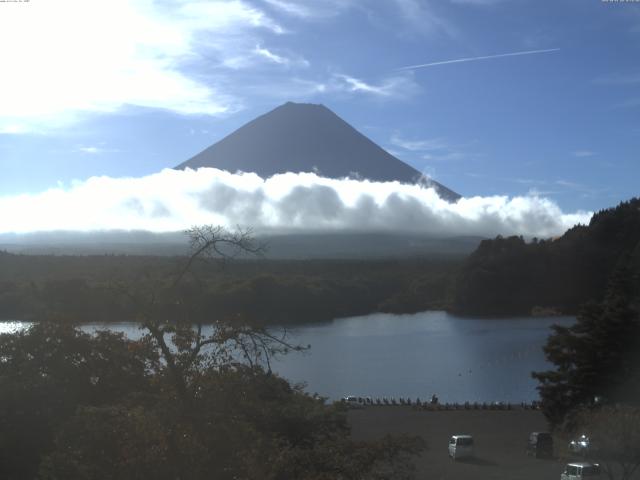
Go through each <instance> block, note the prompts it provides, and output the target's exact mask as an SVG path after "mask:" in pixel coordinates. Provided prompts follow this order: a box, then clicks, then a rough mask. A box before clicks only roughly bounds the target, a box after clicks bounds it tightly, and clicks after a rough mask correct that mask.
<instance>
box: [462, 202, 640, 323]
mask: <svg viewBox="0 0 640 480" xmlns="http://www.w3.org/2000/svg"><path fill="white" fill-rule="evenodd" d="M625 265H628V266H629V267H630V268H631V269H632V270H633V271H635V272H638V271H640V198H634V199H632V200H629V201H627V202H623V203H621V204H620V205H618V206H617V207H615V208H611V209H607V210H603V211H600V212H598V213H596V214H595V215H594V216H593V217H592V219H591V221H590V223H589V225H586V226H585V225H580V226H576V227H574V228H572V229H570V230H568V231H567V232H566V233H565V234H564V235H563V236H562V237H560V238H557V239H548V240H539V239H533V240H532V241H531V242H526V241H525V240H524V239H523V238H522V237H509V238H503V237H497V238H496V239H494V240H484V241H482V242H481V243H480V246H479V247H478V249H477V250H476V251H475V252H474V253H473V254H471V256H470V257H469V258H468V259H467V261H466V262H465V263H464V266H463V267H462V269H461V270H460V272H459V274H458V277H457V280H456V287H455V295H454V300H453V305H452V308H453V310H454V311H455V312H458V313H463V314H473V315H511V314H529V313H535V312H536V311H539V312H545V311H546V312H556V313H568V314H574V313H576V312H577V311H578V309H579V307H580V305H582V304H583V303H585V302H586V301H589V300H594V301H597V300H600V299H601V298H602V295H603V292H604V291H605V288H606V284H607V281H608V278H609V277H610V275H611V273H612V272H613V271H614V270H615V269H616V268H617V267H618V266H625Z"/></svg>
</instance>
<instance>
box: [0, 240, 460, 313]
mask: <svg viewBox="0 0 640 480" xmlns="http://www.w3.org/2000/svg"><path fill="white" fill-rule="evenodd" d="M185 244H186V241H185ZM185 248H186V247H185ZM184 261H185V257H173V258H170V257H151V256H149V257H143V256H122V255H102V256H33V255H14V254H9V253H0V318H5V319H10V318H14V319H43V318H65V319H71V320H81V321H85V322H86V321H97V322H111V321H127V320H135V308H132V305H130V304H128V303H127V302H126V301H125V300H123V296H122V295H121V292H120V291H119V290H120V286H121V285H128V286H129V285H135V286H136V288H137V289H138V291H142V290H144V289H145V288H146V289H148V290H149V291H153V290H154V289H157V284H158V282H162V279H163V278H170V277H171V276H172V275H175V273H176V272H177V271H178V270H179V269H180V268H181V266H182V265H183V264H184ZM461 262H462V257H459V256H451V257H448V256H444V257H442V256H440V257H434V258H411V259H389V260H268V259H251V260H234V261H232V262H229V261H227V262H223V261H219V260H205V259H198V261H197V262H196V264H195V265H194V266H193V268H192V275H191V276H190V279H189V281H187V282H185V285H183V286H182V290H181V291H182V293H183V295H184V301H191V302H193V303H194V306H195V305H196V304H197V308H198V310H199V311H200V312H201V314H202V316H203V317H205V318H208V319H210V320H214V319H215V318H219V317H228V316H230V315H236V316H237V315H240V316H242V317H244V318H245V319H248V320H251V321H254V322H262V323H269V324H278V323H302V322H309V321H325V320H330V319H333V318H336V317H343V316H350V315H362V314H367V313H371V312H376V311H386V312H393V313H414V312H419V311H423V310H428V309H443V308H446V307H447V305H448V304H449V303H450V299H451V296H452V290H451V286H452V280H453V278H454V273H455V271H456V269H457V268H458V267H459V265H460V264H461ZM212 263H214V265H212ZM174 300H175V299H174ZM174 300H172V301H174Z"/></svg>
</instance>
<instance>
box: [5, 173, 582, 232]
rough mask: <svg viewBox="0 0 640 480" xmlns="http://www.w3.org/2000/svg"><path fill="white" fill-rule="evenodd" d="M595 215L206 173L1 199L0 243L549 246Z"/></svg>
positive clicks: (538, 200)
mask: <svg viewBox="0 0 640 480" xmlns="http://www.w3.org/2000/svg"><path fill="white" fill-rule="evenodd" d="M590 217H591V213H588V212H576V213H564V212H562V210H561V209H560V208H559V207H558V206H557V205H556V204H555V203H554V202H553V201H551V200H549V199H547V198H542V197H538V196H523V197H512V198H509V197H506V196H492V197H469V198H463V199H461V200H459V201H458V202H456V203H447V202H446V201H444V200H442V199H440V198H439V197H438V195H437V194H436V192H435V191H434V190H433V189H431V188H425V187H424V186H419V185H407V184H401V183H398V182H370V181H366V180H356V179H340V180H336V179H329V178H323V177H319V176H318V175H316V174H314V173H285V174H281V175H275V176H273V177H270V178H267V179H263V178H261V177H259V176H258V175H256V174H252V173H236V174H232V173H229V172H225V171H221V170H217V169H213V168H201V169H198V170H190V169H187V170H184V171H182V170H170V169H166V170H163V171H161V172H159V173H156V174H153V175H148V176H145V177H140V178H110V177H92V178H89V179H88V180H85V181H76V182H74V183H72V184H71V185H70V186H68V187H64V186H59V187H56V188H52V189H50V190H47V191H45V192H42V193H38V194H24V195H15V196H5V197H0V233H11V232H14V233H29V232H42V231H60V230H66V231H81V232H90V231H106V230H138V231H139V230H146V231H150V232H173V231H179V230H184V229H186V228H189V227H191V226H193V225H199V224H215V225H224V226H227V227H231V228H233V227H235V226H236V225H241V226H245V227H252V228H253V229H254V230H255V231H256V233H260V232H265V233H268V232H270V233H291V232H300V233H310V232H338V231H350V232H367V231H383V232H393V233H403V232H404V233H418V234H425V235H429V236H458V235H481V236H488V237H493V236H495V235H498V234H501V235H512V234H517V235H525V236H538V237H549V236H555V235H559V234H562V233H563V232H564V231H565V230H567V229H568V228H570V227H572V226H573V225H576V224H578V223H587V222H588V221H589V219H590Z"/></svg>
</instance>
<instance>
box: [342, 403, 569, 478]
mask: <svg viewBox="0 0 640 480" xmlns="http://www.w3.org/2000/svg"><path fill="white" fill-rule="evenodd" d="M348 415H349V417H348V418H349V422H350V424H351V427H352V436H353V438H354V439H356V440H370V439H375V438H380V437H382V436H384V435H385V434H388V433H389V434H401V433H406V434H410V435H419V436H421V437H422V438H423V439H424V440H425V442H426V451H425V452H423V454H422V455H421V456H420V457H419V458H418V459H417V460H416V467H417V473H418V474H417V476H416V478H418V479H430V480H438V479H474V480H480V479H482V480H484V479H509V480H517V479H536V480H539V479H555V480H559V479H560V473H561V472H562V470H563V469H564V465H565V463H566V460H560V459H549V460H546V459H545V460H543V459H535V458H533V457H530V456H527V455H526V453H525V445H526V441H527V438H528V436H529V433H530V432H535V431H546V430H548V427H547V423H546V420H545V418H544V416H543V415H542V413H540V412H539V411H536V410H521V409H517V410H507V411H500V410H498V411H492V410H488V411H487V410H480V411H477V410H469V411H467V410H458V411H417V410H414V409H412V408H411V407H404V406H398V407H377V406H370V407H366V408H363V409H361V410H351V411H350V412H349V414H348ZM454 434H470V435H473V437H474V442H475V458H474V459H472V460H465V461H463V460H457V461H453V460H451V459H450V458H449V456H448V454H447V443H448V440H449V437H450V436H451V435H454ZM556 447H557V445H556Z"/></svg>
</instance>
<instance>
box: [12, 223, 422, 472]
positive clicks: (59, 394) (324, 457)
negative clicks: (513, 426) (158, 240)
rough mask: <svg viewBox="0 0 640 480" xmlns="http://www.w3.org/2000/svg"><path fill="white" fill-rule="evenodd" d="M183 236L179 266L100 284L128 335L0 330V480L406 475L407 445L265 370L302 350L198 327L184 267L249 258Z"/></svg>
mask: <svg viewBox="0 0 640 480" xmlns="http://www.w3.org/2000/svg"><path fill="white" fill-rule="evenodd" d="M189 235H190V240H191V242H190V243H191V247H192V250H193V253H192V255H191V256H190V257H188V258H184V259H182V266H181V268H179V269H177V270H174V271H173V272H168V273H167V274H166V275H158V271H151V272H149V278H147V279H146V280H145V279H142V280H144V282H142V280H141V282H137V281H131V280H124V279H123V277H120V278H118V279H117V281H114V282H113V285H112V288H111V290H112V291H113V292H114V296H117V295H119V296H120V297H121V299H122V305H124V306H126V308H125V309H126V311H129V312H131V313H132V314H133V315H135V318H136V320H137V321H139V322H140V326H141V329H142V331H143V336H142V338H140V339H139V340H135V341H134V340H129V339H127V338H126V337H125V336H124V335H122V334H118V333H114V332H110V331H108V330H107V331H102V332H97V333H96V334H95V335H89V334H87V333H84V332H82V331H80V330H79V329H78V328H77V327H76V326H74V325H73V324H72V323H68V322H65V321H60V320H61V319H60V317H58V318H56V319H57V320H59V321H41V322H38V323H37V324H35V325H33V326H32V327H31V328H29V329H26V330H24V331H21V332H17V333H15V334H6V335H0V478H2V479H7V480H31V479H42V480H44V479H47V480H63V479H64V480H66V479H92V480H101V479H104V480H111V479H116V478H117V479H131V480H134V479H141V478H145V479H146V478H154V479H166V480H176V479H194V480H198V479H211V478H215V479H221V480H223V479H229V480H235V479H247V480H249V479H256V480H257V479H271V480H286V479H294V478H295V479H308V480H324V479H327V480H328V479H344V480H349V479H353V480H360V479H364V478H370V479H379V480H383V479H391V478H393V479H406V480H409V479H411V478H413V474H414V468H413V463H412V459H413V456H414V455H416V454H418V453H419V452H420V451H422V450H423V449H424V443H423V442H422V441H421V440H420V439H419V438H410V437H396V438H391V437H388V436H387V437H385V438H381V439H379V440H377V441H372V442H358V441H354V440H352V439H351V437H350V429H349V426H348V423H347V418H346V416H345V413H346V412H345V410H346V406H344V405H340V404H338V405H329V404H327V403H326V402H325V400H324V399H322V398H319V397H318V396H316V395H314V396H311V395H308V394H306V393H304V392H303V389H302V387H301V386H292V385H290V384H289V383H288V382H287V381H286V380H284V379H282V378H279V377H278V376H277V375H274V374H273V373H272V371H271V359H272V358H273V357H274V356H277V355H284V354H287V353H290V352H297V351H301V350H304V349H305V347H304V346H299V345H296V344H292V343H290V341H289V340H288V338H287V336H286V332H285V331H282V332H280V333H275V332H274V330H275V329H267V328H264V327H262V326H259V325H251V324H249V323H247V322H240V321H236V319H235V318H227V319H220V318H209V321H211V322H215V323H214V326H215V328H213V329H212V330H211V331H210V332H209V333H206V334H205V333H204V332H203V328H202V323H199V320H200V317H201V316H202V315H203V312H204V311H206V309H207V307H206V305H204V304H203V303H202V302H201V301H199V300H200V298H199V297H198V295H200V294H201V293H202V291H203V290H202V289H198V288H196V286H198V285H199V284H200V281H201V278H202V277H203V274H204V273H206V272H207V270H208V269H207V268H205V265H204V264H202V263H199V262H196V260H197V259H198V258H200V259H202V258H207V257H210V256H212V255H213V256H215V255H218V256H220V248H219V247H220V246H223V245H232V246H233V247H234V248H235V249H236V250H241V251H245V252H248V253H253V252H255V251H256V249H255V248H254V246H253V242H252V238H251V237H250V236H249V235H248V234H247V233H246V232H242V231H240V232H228V231H226V230H224V229H222V228H218V227H208V226H205V227H196V228H194V229H192V230H190V232H189ZM5 260H6V259H5ZM14 260H15V259H14ZM48 261H52V260H51V259H48ZM169 266H171V267H173V265H167V268H168V267H169ZM156 267H157V265H156ZM137 269H139V267H134V269H133V270H134V271H136V276H137V275H138V274H139V272H137ZM76 273H77V272H76ZM91 279H93V277H91V276H90V278H89V280H91ZM59 281H63V280H59ZM67 281H71V282H86V281H87V279H77V278H75V277H74V276H72V277H70V278H68V279H67ZM204 285H205V286H206V285H207V283H204ZM76 287H77V285H76ZM86 293H87V292H83V291H77V290H76V293H75V295H76V296H80V297H81V296H82V295H83V294H86ZM194 296H195V300H196V301H191V300H192V299H193V297H194ZM58 298H62V297H58ZM74 298H75V297H74ZM77 303H78V304H80V302H79V301H78V302H77ZM87 303H88V304H90V303H91V300H89V301H88V302H87ZM75 313H76V314H78V315H79V314H80V313H81V312H80V311H78V312H75ZM52 315H59V316H62V315H64V312H63V311H62V310H59V311H53V313H52ZM92 318H93V316H92V315H91V314H90V312H89V313H88V316H87V318H86V320H85V321H90V320H91V319H92ZM64 319H69V315H68V314H67V316H66V318H64ZM73 319H74V320H75V318H73ZM168 319H171V320H172V321H168Z"/></svg>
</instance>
